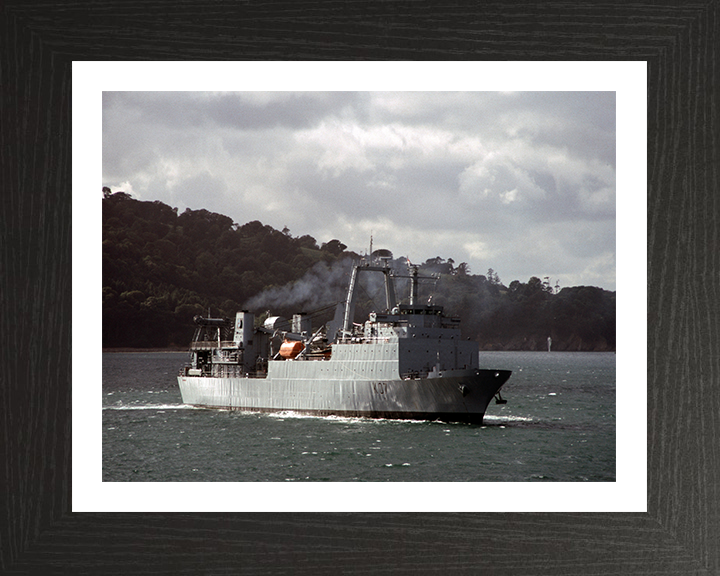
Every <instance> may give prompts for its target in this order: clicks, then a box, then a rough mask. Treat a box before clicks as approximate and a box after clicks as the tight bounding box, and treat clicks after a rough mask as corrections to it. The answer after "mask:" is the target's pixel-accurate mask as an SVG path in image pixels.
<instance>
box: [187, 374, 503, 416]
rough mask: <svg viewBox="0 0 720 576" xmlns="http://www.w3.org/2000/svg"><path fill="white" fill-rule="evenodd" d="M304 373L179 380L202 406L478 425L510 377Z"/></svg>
mask: <svg viewBox="0 0 720 576" xmlns="http://www.w3.org/2000/svg"><path fill="white" fill-rule="evenodd" d="M303 364H305V365H313V364H318V365H319V364H320V363H314V362H312V363H311V362H308V363H303ZM308 368H309V366H308ZM303 372H305V373H304V374H302V375H300V376H292V375H289V374H287V375H282V376H272V375H270V376H268V377H267V378H245V377H209V376H186V375H181V376H179V377H178V384H179V386H180V391H181V394H182V398H183V402H184V403H186V404H190V405H193V406H199V407H206V408H224V409H231V410H243V411H254V412H283V411H292V412H296V413H299V414H311V415H318V416H330V415H335V416H343V417H364V418H393V419H412V420H440V421H443V422H468V423H474V424H480V423H482V420H483V416H484V414H485V410H486V409H487V406H488V404H489V403H490V402H491V400H492V398H493V396H495V394H497V393H498V391H499V390H500V388H501V387H502V385H503V384H504V383H505V382H506V381H507V379H508V378H509V377H510V371H507V370H481V369H466V370H449V371H445V372H439V373H437V374H435V375H430V376H431V377H427V378H417V379H411V378H407V379H365V378H355V379H353V378H342V379H340V378H339V379H326V378H323V377H322V375H321V374H320V373H318V374H313V373H312V372H314V371H313V370H307V369H306V370H304V371H303Z"/></svg>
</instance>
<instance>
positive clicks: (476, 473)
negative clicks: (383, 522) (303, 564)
mask: <svg viewBox="0 0 720 576" xmlns="http://www.w3.org/2000/svg"><path fill="white" fill-rule="evenodd" d="M102 206H103V207H102V219H103V272H102V273H103V308H102V316H103V317H102V340H103V382H102V386H103V454H102V458H103V481H105V482H113V481H121V482H133V481H141V482H147V481H159V482H163V481H165V482H166V481H179V482H182V481H216V482H217V481H222V482H234V481H247V482H298V481H300V482H308V481H310V482H312V481H330V482H337V481H361V482H364V481H370V482H372V481H393V482H415V481H433V482H435V481H470V482H485V481H503V482H518V481H529V482H537V481H540V482H548V481H549V482H588V481H590V482H614V481H615V479H616V478H615V466H616V451H615V450H616V445H615V436H616V425H615V385H616V378H615V296H616V295H615V94H614V93H613V92H527V93H523V92H392V93H390V92H332V93H330V92H212V93H210V92H207V93H205V92H105V93H104V94H103V197H102ZM378 246H381V247H382V248H378ZM400 254H402V255H400ZM480 270H487V272H485V273H478V271H480ZM500 273H502V276H503V278H504V279H506V280H503V279H501V278H500ZM508 278H512V280H507V279H508Z"/></svg>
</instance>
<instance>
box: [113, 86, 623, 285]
mask: <svg viewBox="0 0 720 576" xmlns="http://www.w3.org/2000/svg"><path fill="white" fill-rule="evenodd" d="M103 185H105V186H110V187H111V188H112V189H113V190H120V189H125V190H126V191H127V189H128V188H131V189H132V191H133V194H134V195H135V196H136V197H140V198H142V199H146V200H160V201H163V202H166V203H168V204H171V205H173V206H178V207H179V208H180V209H181V210H182V209H184V208H185V207H190V208H193V209H198V208H206V209H208V210H212V211H216V212H221V213H224V214H227V215H228V216H230V217H231V218H233V219H234V220H235V221H236V222H238V223H241V224H242V223H244V222H247V221H250V220H260V221H262V222H263V223H266V224H269V225H271V226H274V227H276V228H279V229H282V228H283V227H285V226H287V227H289V228H290V230H291V233H292V234H294V235H297V236H301V235H305V234H310V235H312V236H314V237H315V238H316V239H317V240H318V241H319V242H326V241H328V240H330V239H332V238H338V239H340V240H342V241H343V242H344V243H345V244H347V245H348V246H349V248H350V249H353V250H355V251H358V252H362V251H363V250H364V249H365V247H366V246H367V244H368V240H369V236H370V233H372V234H373V235H374V237H375V238H376V241H377V242H380V243H382V245H384V246H386V247H388V248H390V249H392V250H393V251H394V252H395V253H398V254H400V253H406V254H408V255H409V256H411V258H412V259H414V260H416V261H423V260H425V259H427V258H433V257H435V256H441V257H443V258H450V257H451V258H453V259H454V260H455V261H456V262H461V261H465V262H467V263H468V264H469V265H470V267H471V269H472V270H473V271H474V272H476V273H484V272H485V271H486V270H487V269H488V268H493V269H494V270H496V271H497V272H498V273H499V274H500V276H501V278H502V279H503V281H507V282H510V281H512V280H514V279H519V280H522V281H526V280H527V279H528V278H529V277H530V276H533V275H534V276H551V277H553V278H555V277H557V278H558V279H561V285H570V284H574V285H580V284H594V285H600V286H603V287H605V288H609V289H614V287H615V241H614V238H615V95H614V93H612V92H568V93H558V92H541V93H525V92H514V93H500V92H497V93H496V92H487V93H485V92H458V93H447V92H436V93H425V92H393V93H349V92H327V93H325V92H312V93H293V92H282V93H261V92H249V93H173V92H157V93H143V92H137V93H128V92H115V93H113V92H109V93H105V96H104V102H103Z"/></svg>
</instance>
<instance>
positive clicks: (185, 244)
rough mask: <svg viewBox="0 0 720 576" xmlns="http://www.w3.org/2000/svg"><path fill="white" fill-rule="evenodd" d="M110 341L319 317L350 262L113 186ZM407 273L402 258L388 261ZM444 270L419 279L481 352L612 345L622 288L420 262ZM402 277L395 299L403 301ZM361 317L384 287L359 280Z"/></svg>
mask: <svg viewBox="0 0 720 576" xmlns="http://www.w3.org/2000/svg"><path fill="white" fill-rule="evenodd" d="M102 218H103V249H102V258H103V262H102V266H103V270H102V276H103V289H102V290H103V334H102V338H103V347H105V348H124V347H132V348H157V347H160V348H162V347H180V348H185V347H186V346H187V345H188V343H189V340H190V338H191V336H192V333H193V324H192V318H193V316H195V315H197V314H201V315H207V314H208V311H209V312H210V314H211V315H212V316H214V317H221V316H225V317H234V315H235V312H237V311H238V310H241V309H249V310H251V311H253V312H255V313H256V314H257V315H260V314H262V313H265V312H267V311H270V312H271V313H272V314H274V315H283V316H286V317H288V316H291V315H292V314H293V313H295V312H300V311H302V312H306V313H313V312H316V311H317V310H319V309H322V310H321V311H320V312H319V313H318V315H317V318H316V321H317V322H324V321H326V320H328V319H330V318H331V317H332V314H333V309H332V305H333V304H334V303H336V302H338V301H340V300H342V299H343V298H344V296H345V291H346V290H347V284H348V281H349V275H350V270H351V266H352V261H353V260H354V259H358V258H359V257H360V255H358V254H356V253H354V252H349V251H347V250H346V248H347V247H346V246H345V245H344V244H343V243H342V242H341V241H340V240H337V239H334V240H331V241H329V242H327V243H324V244H321V245H318V243H317V241H316V240H315V238H313V237H312V236H309V235H304V236H300V237H293V236H292V235H291V234H290V231H289V230H287V229H285V230H283V231H278V230H275V229H274V228H272V227H270V226H266V225H263V224H262V223H260V222H257V221H251V222H248V223H246V224H243V225H239V224H237V223H234V222H233V220H232V219H231V218H229V217H227V216H224V215H222V214H216V213H213V212H209V211H207V210H190V209H187V210H185V211H184V212H183V213H182V214H178V213H177V208H171V207H170V206H168V205H166V204H163V203H162V202H159V201H155V202H141V201H138V200H134V199H133V198H131V197H130V196H129V195H128V194H125V193H122V192H118V193H115V194H109V192H107V191H106V193H105V197H104V198H103V214H102ZM393 266H395V267H396V268H398V269H400V270H402V269H403V267H405V270H407V266H406V259H405V258H404V257H403V258H397V259H394V260H393ZM419 267H420V273H421V274H423V273H425V274H430V273H435V274H437V275H438V278H437V280H436V281H434V282H433V281H431V282H423V283H422V284H421V298H423V299H425V300H426V299H427V298H429V297H432V302H433V303H434V304H440V305H443V306H445V312H446V313H449V314H457V315H460V316H461V317H462V318H463V322H462V330H463V336H464V337H467V338H470V339H473V340H476V341H477V342H478V343H479V345H480V347H481V348H484V349H496V350H502V349H505V350H543V349H546V348H547V338H548V336H550V337H552V342H553V350H614V349H615V292H609V291H606V290H603V289H601V288H597V287H588V286H578V287H572V288H562V289H559V287H552V286H550V283H549V280H548V279H545V281H542V280H540V279H539V278H537V277H532V278H530V279H529V280H528V281H527V282H520V281H519V280H514V281H512V282H510V283H509V284H508V285H507V286H505V285H504V284H503V283H502V282H501V281H500V279H499V277H498V275H497V274H496V273H495V272H493V271H492V270H488V273H487V275H477V274H471V273H470V270H469V267H468V265H467V264H466V263H464V262H461V263H460V264H458V265H457V266H456V265H455V262H454V260H453V259H452V258H448V259H447V260H445V259H444V258H440V257H436V258H432V259H429V260H427V261H426V262H424V263H422V264H420V265H419ZM401 284H402V282H400V284H399V287H398V298H403V297H404V296H407V290H405V291H403V287H402V285H401ZM360 295H361V298H360V302H359V303H358V310H357V318H361V317H362V314H367V312H369V311H372V310H379V309H380V308H381V307H382V304H383V302H384V292H383V291H382V290H381V289H380V286H379V285H374V284H373V283H372V282H371V283H369V284H364V285H363V286H362V287H361V292H360Z"/></svg>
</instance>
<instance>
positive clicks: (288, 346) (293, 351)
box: [280, 340, 305, 360]
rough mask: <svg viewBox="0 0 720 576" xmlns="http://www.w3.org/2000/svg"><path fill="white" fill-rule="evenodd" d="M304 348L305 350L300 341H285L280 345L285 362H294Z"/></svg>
mask: <svg viewBox="0 0 720 576" xmlns="http://www.w3.org/2000/svg"><path fill="white" fill-rule="evenodd" d="M303 348H305V345H304V344H303V343H302V342H300V341H298V340H285V341H284V342H283V343H282V344H281V345H280V356H282V357H283V358H285V360H292V359H293V358H295V357H296V356H297V355H298V354H300V352H302V350H303Z"/></svg>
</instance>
